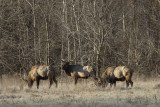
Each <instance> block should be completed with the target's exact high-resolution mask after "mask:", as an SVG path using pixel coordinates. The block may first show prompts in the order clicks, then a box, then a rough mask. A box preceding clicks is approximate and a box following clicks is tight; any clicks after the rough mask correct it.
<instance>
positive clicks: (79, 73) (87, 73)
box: [62, 60, 97, 85]
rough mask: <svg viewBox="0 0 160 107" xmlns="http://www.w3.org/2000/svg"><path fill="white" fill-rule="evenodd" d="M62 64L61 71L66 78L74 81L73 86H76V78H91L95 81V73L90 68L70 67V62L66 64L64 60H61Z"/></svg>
mask: <svg viewBox="0 0 160 107" xmlns="http://www.w3.org/2000/svg"><path fill="white" fill-rule="evenodd" d="M62 62H63V63H64V64H63V66H62V69H63V70H64V72H65V73H66V74H67V75H68V76H71V77H72V78H73V79H74V83H75V85H76V84H77V81H78V78H83V79H87V78H88V77H92V78H94V79H95V80H97V79H96V71H95V70H94V68H93V67H92V66H82V65H78V64H77V65H71V64H70V62H71V61H69V62H66V61H64V60H62Z"/></svg>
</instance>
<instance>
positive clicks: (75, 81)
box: [74, 77, 78, 85]
mask: <svg viewBox="0 0 160 107" xmlns="http://www.w3.org/2000/svg"><path fill="white" fill-rule="evenodd" d="M77 80H78V78H77V77H75V79H74V84H75V85H76V84H77Z"/></svg>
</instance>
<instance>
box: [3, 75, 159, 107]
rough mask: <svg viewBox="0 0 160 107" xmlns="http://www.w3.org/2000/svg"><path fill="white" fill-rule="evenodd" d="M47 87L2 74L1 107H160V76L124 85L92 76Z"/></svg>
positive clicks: (68, 79) (44, 84) (46, 85)
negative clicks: (106, 83)
mask: <svg viewBox="0 0 160 107" xmlns="http://www.w3.org/2000/svg"><path fill="white" fill-rule="evenodd" d="M58 81H59V84H58V88H56V87H55V84H53V86H52V87H51V89H49V88H48V85H49V82H48V81H41V83H40V89H38V90H37V89H36V85H35V83H34V85H33V87H32V89H28V87H27V85H25V83H24V82H23V81H21V80H19V79H16V78H11V77H8V76H3V77H2V79H1V80H0V107H21V106H23V107H39V106H41V107H43V106H47V107H53V106H56V107H57V106H58V107H63V106H65V107H75V106H76V107H97V106H100V107H106V106H107V107H125V106H126V107H128V106H129V107H139V106H140V107H146V106H147V107H159V105H160V80H159V79H154V80H153V79H151V80H148V81H142V80H141V81H140V80H138V79H133V82H134V86H133V88H132V89H131V88H128V89H126V88H125V82H117V87H116V88H111V89H110V88H109V87H107V88H104V89H103V88H99V87H97V86H95V85H94V82H93V81H92V80H80V81H79V82H78V84H77V86H75V85H74V83H73V80H72V79H70V78H67V79H66V80H63V81H62V80H61V81H60V79H59V80H58Z"/></svg>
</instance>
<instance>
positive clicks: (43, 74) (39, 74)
mask: <svg viewBox="0 0 160 107" xmlns="http://www.w3.org/2000/svg"><path fill="white" fill-rule="evenodd" d="M47 79H48V80H49V88H50V87H51V85H52V84H53V81H54V82H55V84H56V87H57V80H56V75H55V70H54V68H53V67H52V65H49V66H47V65H35V66H32V68H31V70H30V72H29V74H28V77H27V79H23V80H25V81H26V82H27V84H28V87H29V88H31V87H32V86H33V83H34V81H36V83H37V89H39V83H40V80H47Z"/></svg>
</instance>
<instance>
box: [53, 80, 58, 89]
mask: <svg viewBox="0 0 160 107" xmlns="http://www.w3.org/2000/svg"><path fill="white" fill-rule="evenodd" d="M53 81H54V82H55V84H56V87H57V86H58V85H57V80H56V78H53Z"/></svg>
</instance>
